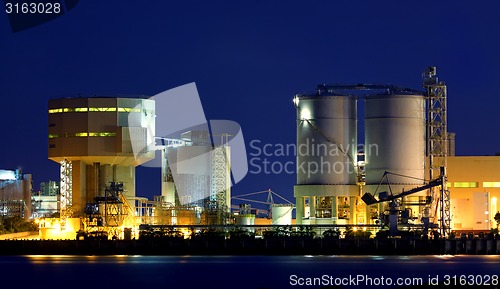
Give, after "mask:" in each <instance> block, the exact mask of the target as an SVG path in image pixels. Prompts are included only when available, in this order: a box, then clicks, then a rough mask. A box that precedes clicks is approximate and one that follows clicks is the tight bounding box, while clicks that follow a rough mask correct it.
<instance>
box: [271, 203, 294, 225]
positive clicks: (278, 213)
mask: <svg viewBox="0 0 500 289" xmlns="http://www.w3.org/2000/svg"><path fill="white" fill-rule="evenodd" d="M292 211H293V205H291V204H273V205H271V214H272V219H273V221H272V224H273V225H281V226H285V225H291V224H292Z"/></svg>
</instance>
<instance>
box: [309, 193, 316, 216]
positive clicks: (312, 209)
mask: <svg viewBox="0 0 500 289" xmlns="http://www.w3.org/2000/svg"><path fill="white" fill-rule="evenodd" d="M309 216H310V217H309V218H316V197H315V196H311V197H309Z"/></svg>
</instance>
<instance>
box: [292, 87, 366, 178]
mask: <svg viewBox="0 0 500 289" xmlns="http://www.w3.org/2000/svg"><path fill="white" fill-rule="evenodd" d="M296 105H297V185H348V184H356V177H357V172H356V169H355V166H354V165H353V162H354V163H355V162H356V156H357V154H356V151H357V127H356V122H357V119H356V98H355V97H352V96H341V95H331V96H323V95H320V96H316V95H313V96H301V97H299V98H298V101H297V104H296Z"/></svg>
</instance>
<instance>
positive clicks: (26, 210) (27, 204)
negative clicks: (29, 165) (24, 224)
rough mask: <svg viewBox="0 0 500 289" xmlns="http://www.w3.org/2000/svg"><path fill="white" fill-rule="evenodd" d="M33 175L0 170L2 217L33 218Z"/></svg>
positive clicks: (0, 212)
mask: <svg viewBox="0 0 500 289" xmlns="http://www.w3.org/2000/svg"><path fill="white" fill-rule="evenodd" d="M31 189H32V181H31V174H23V172H22V171H21V170H0V216H2V217H22V218H24V219H25V220H29V219H30V218H31Z"/></svg>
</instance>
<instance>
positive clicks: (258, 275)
mask: <svg viewBox="0 0 500 289" xmlns="http://www.w3.org/2000/svg"><path fill="white" fill-rule="evenodd" d="M499 264H500V256H448V255H443V256H312V255H307V256H128V255H115V256H73V255H28V256H4V257H0V272H2V276H3V277H4V278H3V280H6V283H5V284H4V285H5V286H7V285H9V284H12V285H19V284H18V283H16V282H15V280H16V279H15V278H12V279H9V278H5V276H17V275H18V274H19V272H23V275H24V274H26V276H31V277H30V278H26V279H25V280H23V286H22V287H23V288H24V287H28V286H34V287H33V288H37V289H38V288H54V283H53V282H54V281H55V279H54V280H51V278H52V279H53V278H57V282H66V283H67V284H72V285H71V286H70V287H71V288H83V287H85V286H84V285H85V284H92V286H91V287H88V286H87V287H86V288H92V289H97V288H109V287H110V286H121V287H123V288H147V287H148V286H155V288H180V287H183V288H195V287H199V288H204V289H209V288H238V289H257V288H269V289H270V288H297V287H306V288H328V287H320V286H310V287H307V286H291V285H290V276H291V275H296V276H298V277H304V278H306V277H308V278H315V277H316V278H321V277H323V276H328V277H332V278H333V277H334V278H347V277H350V276H358V275H363V276H365V277H370V278H380V277H384V278H399V277H402V278H415V277H420V278H423V280H428V279H429V276H433V277H434V276H439V277H440V278H444V276H445V275H447V274H453V275H457V274H467V275H470V274H475V275H478V274H480V275H488V274H499V271H498V266H499ZM75 274H76V275H75ZM56 276H57V277H56ZM47 277H50V278H47ZM42 280H43V281H42ZM77 280H82V281H81V282H79V281H77ZM63 284H64V283H63ZM167 284H168V286H167ZM158 285H164V286H160V287H158ZM438 287H439V286H438ZM438 287H435V288H438ZM117 288H118V287H117ZM338 288H340V287H338ZM341 288H364V287H360V286H356V287H352V286H351V287H349V286H343V287H341ZM373 288H375V287H373ZM382 288H404V287H397V286H392V287H391V286H383V287H382Z"/></svg>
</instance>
